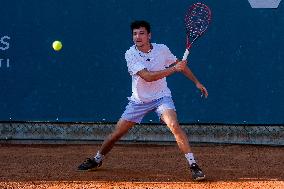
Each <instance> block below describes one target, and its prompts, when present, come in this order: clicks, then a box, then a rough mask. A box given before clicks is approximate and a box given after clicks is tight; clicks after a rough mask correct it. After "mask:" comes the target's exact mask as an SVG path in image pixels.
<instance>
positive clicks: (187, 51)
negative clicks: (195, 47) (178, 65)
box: [182, 49, 189, 60]
mask: <svg viewBox="0 0 284 189" xmlns="http://www.w3.org/2000/svg"><path fill="white" fill-rule="evenodd" d="M188 55H189V50H188V49H186V50H185V52H184V54H183V57H182V60H186V59H187V56H188Z"/></svg>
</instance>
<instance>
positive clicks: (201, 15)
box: [182, 3, 211, 60]
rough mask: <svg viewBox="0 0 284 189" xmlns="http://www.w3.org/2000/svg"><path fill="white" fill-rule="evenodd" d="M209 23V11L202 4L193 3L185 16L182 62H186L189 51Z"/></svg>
mask: <svg viewBox="0 0 284 189" xmlns="http://www.w3.org/2000/svg"><path fill="white" fill-rule="evenodd" d="M210 21H211V10H210V8H209V7H208V6H207V5H205V4H203V3H195V4H193V5H192V6H190V7H189V9H188V10H187V12H186V14H185V18H184V23H185V30H186V50H185V52H184V54H183V58H182V60H186V59H187V56H188V55H189V49H190V48H191V46H192V44H193V42H194V41H196V40H197V39H198V38H199V37H200V36H201V35H202V34H203V33H204V32H205V31H206V29H207V28H208V26H209V24H210Z"/></svg>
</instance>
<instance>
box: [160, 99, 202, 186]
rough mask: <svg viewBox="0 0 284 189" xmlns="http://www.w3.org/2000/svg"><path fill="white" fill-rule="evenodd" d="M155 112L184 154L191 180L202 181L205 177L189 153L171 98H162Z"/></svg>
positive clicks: (186, 139)
mask: <svg viewBox="0 0 284 189" xmlns="http://www.w3.org/2000/svg"><path fill="white" fill-rule="evenodd" d="M156 112H157V114H158V116H159V117H160V119H161V120H162V121H163V122H165V123H166V124H167V126H168V127H169V129H170V130H171V132H172V133H173V135H174V137H175V139H176V141H177V144H178V147H179V149H180V150H181V151H182V152H183V153H184V154H185V157H186V159H187V161H188V163H189V166H190V170H191V173H192V178H193V179H194V180H203V179H204V178H205V175H204V174H203V172H202V170H201V169H200V168H199V166H198V165H197V163H196V161H195V159H194V155H193V153H192V152H191V148H190V145H189V141H188V137H187V135H186V134H185V132H184V131H183V129H182V128H181V127H180V125H179V122H178V119H177V114H176V112H175V106H174V102H173V100H172V98H171V97H164V98H163V100H162V101H161V103H160V104H159V106H158V107H157V110H156Z"/></svg>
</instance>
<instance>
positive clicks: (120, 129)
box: [99, 119, 135, 156]
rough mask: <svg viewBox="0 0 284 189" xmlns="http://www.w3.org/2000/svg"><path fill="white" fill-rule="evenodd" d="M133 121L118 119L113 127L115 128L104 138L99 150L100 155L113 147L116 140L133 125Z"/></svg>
mask: <svg viewBox="0 0 284 189" xmlns="http://www.w3.org/2000/svg"><path fill="white" fill-rule="evenodd" d="M134 124H135V122H132V121H127V120H124V119H120V120H119V121H118V122H117V124H116V127H115V130H114V131H113V132H112V133H111V134H110V135H109V136H108V137H107V138H106V139H105V141H104V142H103V144H102V146H101V148H100V150H99V152H100V154H101V155H103V156H104V155H106V154H107V153H108V152H109V151H110V150H111V149H112V147H113V145H114V144H115V142H116V141H118V140H119V139H120V138H121V137H122V136H123V135H124V134H126V133H127V132H128V130H129V129H130V128H131V127H133V126H134Z"/></svg>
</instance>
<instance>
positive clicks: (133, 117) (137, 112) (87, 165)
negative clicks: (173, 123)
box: [78, 101, 152, 171]
mask: <svg viewBox="0 0 284 189" xmlns="http://www.w3.org/2000/svg"><path fill="white" fill-rule="evenodd" d="M151 108H152V107H151V106H148V105H147V104H146V105H145V104H139V103H135V102H133V101H130V102H129V103H128V105H127V106H126V108H125V111H124V113H123V114H122V116H121V118H120V120H119V121H118V122H117V124H116V127H115V130H114V131H113V132H112V133H111V134H110V135H109V136H108V137H107V138H106V139H105V140H104V142H103V144H102V145H101V147H100V149H99V151H98V152H97V154H96V155H95V157H93V158H87V159H86V161H85V162H83V163H82V164H81V165H79V167H78V170H80V171H86V170H92V169H95V168H97V167H100V166H101V165H102V161H103V158H104V156H105V155H106V154H107V153H108V152H109V151H110V150H111V149H112V147H113V145H114V144H115V142H116V141H118V140H119V139H120V138H121V137H122V136H123V135H124V134H126V133H127V131H128V130H129V129H130V128H131V127H133V126H134V124H135V123H140V122H141V120H142V118H143V117H144V115H145V114H146V113H147V112H148V111H149V110H150V109H151Z"/></svg>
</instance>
